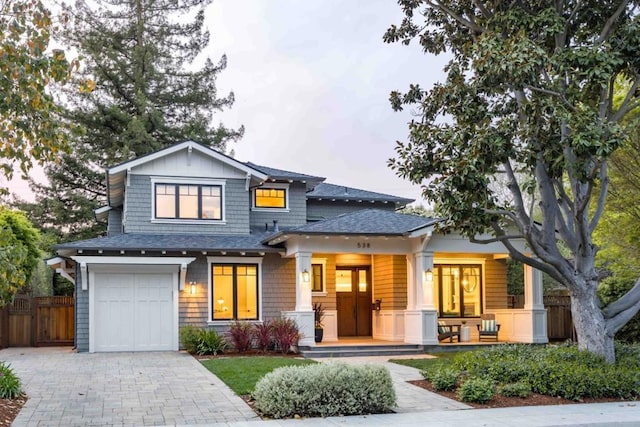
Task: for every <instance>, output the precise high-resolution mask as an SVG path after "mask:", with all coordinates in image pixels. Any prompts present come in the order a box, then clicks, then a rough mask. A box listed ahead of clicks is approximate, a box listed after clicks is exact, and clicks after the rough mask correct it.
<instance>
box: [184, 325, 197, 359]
mask: <svg viewBox="0 0 640 427" xmlns="http://www.w3.org/2000/svg"><path fill="white" fill-rule="evenodd" d="M199 338H200V329H198V328H196V327H195V326H193V325H186V326H183V327H182V328H180V342H181V343H182V347H183V348H184V349H185V350H186V351H187V352H189V353H191V354H195V352H196V351H197V350H198V342H199Z"/></svg>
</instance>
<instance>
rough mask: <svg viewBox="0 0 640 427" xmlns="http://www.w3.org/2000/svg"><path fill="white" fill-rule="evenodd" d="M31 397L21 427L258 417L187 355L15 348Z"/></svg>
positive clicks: (5, 356)
mask: <svg viewBox="0 0 640 427" xmlns="http://www.w3.org/2000/svg"><path fill="white" fill-rule="evenodd" d="M0 360H5V361H7V362H9V363H10V364H11V366H12V367H13V368H14V370H15V372H16V374H17V375H18V376H19V377H20V379H21V380H22V383H23V387H24V389H25V391H26V393H27V395H28V396H29V400H28V401H27V403H26V405H25V406H24V408H23V409H22V411H21V412H20V414H19V415H18V417H17V418H16V420H15V421H14V423H13V425H14V426H16V427H17V426H86V425H131V426H139V425H176V424H178V425H180V424H182V425H186V424H207V423H219V422H229V421H247V420H254V419H258V418H257V416H256V415H255V413H254V412H253V411H252V410H251V408H249V406H248V405H247V404H246V403H245V402H244V401H243V400H242V399H241V398H239V397H238V396H236V395H235V394H234V393H233V392H232V391H231V390H230V389H229V388H228V387H227V386H226V385H225V384H224V383H222V381H220V380H219V379H218V378H217V377H216V376H215V375H212V374H211V373H210V372H209V371H207V370H206V369H205V368H204V367H203V366H202V365H201V364H200V363H198V361H197V360H195V359H194V358H193V357H191V356H190V355H188V354H185V353H177V352H159V353H100V354H98V353H96V354H87V353H75V352H73V351H72V350H71V349H70V348H9V349H4V350H0Z"/></svg>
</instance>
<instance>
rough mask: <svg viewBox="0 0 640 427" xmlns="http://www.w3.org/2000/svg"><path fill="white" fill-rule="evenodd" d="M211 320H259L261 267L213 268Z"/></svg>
mask: <svg viewBox="0 0 640 427" xmlns="http://www.w3.org/2000/svg"><path fill="white" fill-rule="evenodd" d="M211 287H212V292H211V295H212V296H213V299H212V301H211V319H212V320H258V266H257V265H256V264H212V265H211Z"/></svg>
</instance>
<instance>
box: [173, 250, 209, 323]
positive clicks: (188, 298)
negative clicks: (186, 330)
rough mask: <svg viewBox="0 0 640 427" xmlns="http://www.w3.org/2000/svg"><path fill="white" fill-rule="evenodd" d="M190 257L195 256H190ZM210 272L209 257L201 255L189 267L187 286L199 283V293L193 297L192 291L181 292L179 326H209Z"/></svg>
mask: <svg viewBox="0 0 640 427" xmlns="http://www.w3.org/2000/svg"><path fill="white" fill-rule="evenodd" d="M189 255H190V256H191V255H193V254H189ZM208 274H209V272H208V269H207V257H206V256H204V255H199V256H198V257H197V258H196V260H195V261H193V262H192V263H191V264H189V266H188V267H187V278H186V282H187V283H186V286H189V282H191V281H193V282H196V283H197V286H198V287H197V292H196V294H195V295H191V290H190V289H185V291H184V292H180V298H179V302H178V324H179V326H181V327H182V326H184V325H193V326H197V327H199V328H204V327H205V326H207V320H209V313H208V310H209V308H208V304H209V300H208V290H209V275H208Z"/></svg>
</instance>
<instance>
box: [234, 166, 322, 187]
mask: <svg viewBox="0 0 640 427" xmlns="http://www.w3.org/2000/svg"><path fill="white" fill-rule="evenodd" d="M245 164H246V165H247V166H249V167H250V168H252V169H256V170H259V171H261V172H262V173H264V174H266V175H269V179H270V180H273V181H300V182H303V183H305V184H307V188H313V187H315V186H316V185H318V184H319V183H321V182H322V181H324V180H325V179H326V178H324V177H322V176H314V175H307V174H304V173H299V172H292V171H287V170H284V169H276V168H271V167H269V166H262V165H257V164H255V163H252V162H246V163H245Z"/></svg>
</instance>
